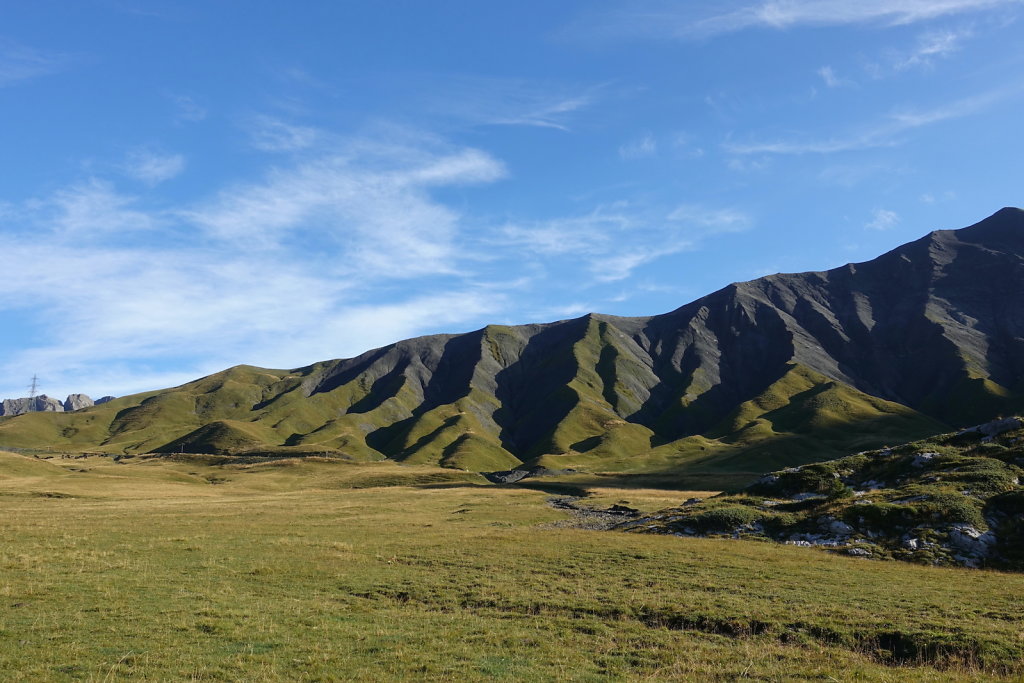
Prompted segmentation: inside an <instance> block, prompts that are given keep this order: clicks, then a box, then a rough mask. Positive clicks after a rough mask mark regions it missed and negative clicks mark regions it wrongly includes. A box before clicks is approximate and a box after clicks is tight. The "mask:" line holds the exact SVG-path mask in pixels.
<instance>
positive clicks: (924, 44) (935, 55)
mask: <svg viewBox="0 0 1024 683" xmlns="http://www.w3.org/2000/svg"><path fill="white" fill-rule="evenodd" d="M972 35H973V32H972V31H970V30H968V29H963V30H958V31H951V30H944V31H930V32H928V33H924V34H922V35H921V36H919V37H918V40H917V44H916V45H915V46H914V48H913V49H912V50H910V52H909V53H907V54H904V55H899V56H897V57H896V58H895V60H894V68H895V69H896V70H897V71H905V70H907V69H912V68H914V67H922V66H931V64H932V63H933V62H934V60H936V59H939V58H942V57H947V56H949V55H951V54H953V53H954V52H957V51H958V50H960V48H961V44H962V43H963V42H964V41H965V40H967V39H968V38H970V37H971V36H972Z"/></svg>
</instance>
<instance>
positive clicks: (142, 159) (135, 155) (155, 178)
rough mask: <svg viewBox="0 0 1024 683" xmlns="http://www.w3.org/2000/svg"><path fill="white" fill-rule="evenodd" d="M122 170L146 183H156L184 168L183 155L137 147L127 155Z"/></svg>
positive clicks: (177, 173) (179, 172) (178, 172)
mask: <svg viewBox="0 0 1024 683" xmlns="http://www.w3.org/2000/svg"><path fill="white" fill-rule="evenodd" d="M124 170H125V172H126V173H127V174H128V175H129V176H131V177H133V178H135V179H136V180H139V181H141V182H143V183H145V184H147V185H150V186H153V185H158V184H160V183H162V182H165V181H167V180H170V179H171V178H174V177H176V176H178V175H179V174H181V172H182V171H184V170H185V157H183V156H182V155H180V154H159V153H157V152H153V151H151V150H147V149H137V150H134V151H132V152H131V153H130V154H129V155H128V159H127V161H126V162H125V164H124Z"/></svg>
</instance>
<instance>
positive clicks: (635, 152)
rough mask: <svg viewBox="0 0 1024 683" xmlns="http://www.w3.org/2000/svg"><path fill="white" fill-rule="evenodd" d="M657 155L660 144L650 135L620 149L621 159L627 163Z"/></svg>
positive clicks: (628, 143)
mask: <svg viewBox="0 0 1024 683" xmlns="http://www.w3.org/2000/svg"><path fill="white" fill-rule="evenodd" d="M657 153H658V143H657V142H656V141H655V139H654V136H652V135H651V134H650V133H648V134H646V135H644V136H643V137H641V138H638V139H636V140H632V141H630V142H627V143H626V144H624V145H622V146H621V147H619V157H620V158H622V159H624V160H627V161H632V160H635V159H644V158H646V157H652V156H654V155H655V154H657Z"/></svg>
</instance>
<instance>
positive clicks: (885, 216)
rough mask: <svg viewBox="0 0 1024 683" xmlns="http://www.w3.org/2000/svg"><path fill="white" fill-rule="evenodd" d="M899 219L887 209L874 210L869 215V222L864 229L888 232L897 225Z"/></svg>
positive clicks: (893, 212)
mask: <svg viewBox="0 0 1024 683" xmlns="http://www.w3.org/2000/svg"><path fill="white" fill-rule="evenodd" d="M899 222H900V217H899V214H897V213H896V212H895V211H889V210H888V209H875V211H874V212H873V213H872V215H871V220H870V221H868V222H867V223H866V224H865V225H864V227H865V228H867V229H868V230H889V229H890V228H893V227H895V226H897V225H899Z"/></svg>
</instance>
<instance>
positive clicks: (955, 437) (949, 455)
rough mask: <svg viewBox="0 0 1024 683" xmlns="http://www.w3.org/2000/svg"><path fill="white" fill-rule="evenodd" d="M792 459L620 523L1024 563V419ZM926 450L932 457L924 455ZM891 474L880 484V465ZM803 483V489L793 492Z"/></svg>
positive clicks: (1019, 566) (961, 560)
mask: <svg viewBox="0 0 1024 683" xmlns="http://www.w3.org/2000/svg"><path fill="white" fill-rule="evenodd" d="M1010 424H1013V425H1015V426H1013V427H1010V428H1009V429H1004V430H1003V431H1000V433H999V434H996V435H988V434H987V432H988V431H991V428H992V426H993V423H988V424H985V425H979V426H978V427H976V428H972V429H966V430H962V431H960V432H953V433H950V434H945V435H942V436H939V437H935V438H932V439H928V440H926V441H923V442H917V443H910V444H905V445H903V446H900V447H898V448H886V449H881V450H876V451H868V452H865V453H858V454H856V455H851V456H848V457H846V458H841V459H839V460H832V461H829V462H821V463H813V464H810V465H805V466H803V467H795V468H788V469H786V470H782V471H779V472H775V473H773V474H772V475H771V476H766V477H762V478H761V479H759V480H757V481H756V482H754V483H753V484H751V485H750V486H748V487H747V488H746V489H745V490H744V491H742V492H741V493H740V494H732V495H729V494H720V495H718V496H714V497H711V498H707V499H705V500H703V501H700V502H699V503H698V504H696V505H686V504H683V505H679V506H677V507H674V508H669V509H666V510H662V511H660V512H657V513H655V514H653V515H650V516H648V517H645V518H642V519H636V520H632V521H629V522H625V523H623V524H621V525H620V528H621V529H623V530H626V531H633V532H638V533H660V534H673V535H677V536H731V537H737V538H738V537H750V538H759V539H766V538H768V539H772V540H775V541H779V542H782V543H786V544H787V545H797V546H807V547H810V546H819V547H826V548H831V549H835V550H838V551H841V552H845V553H847V554H849V555H857V556H861V557H875V558H891V559H900V560H907V561H911V562H920V563H926V564H945V565H960V566H964V567H980V566H992V567H999V568H1004V569H1014V570H1017V571H1024V543H1022V541H1024V486H1022V485H1021V479H1022V477H1024V439H1022V437H1024V421H1022V420H1020V419H1019V418H1011V419H1008V420H1003V421H1001V424H1000V426H999V428H1000V429H1002V427H1006V426H1007V425H1010ZM922 456H928V457H922ZM882 473H884V475H885V477H884V478H885V479H886V480H887V481H888V482H889V483H888V484H887V485H885V486H882V487H876V486H874V484H877V482H878V479H879V478H880V476H879V475H880V474H882ZM796 491H800V493H794V492H796Z"/></svg>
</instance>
